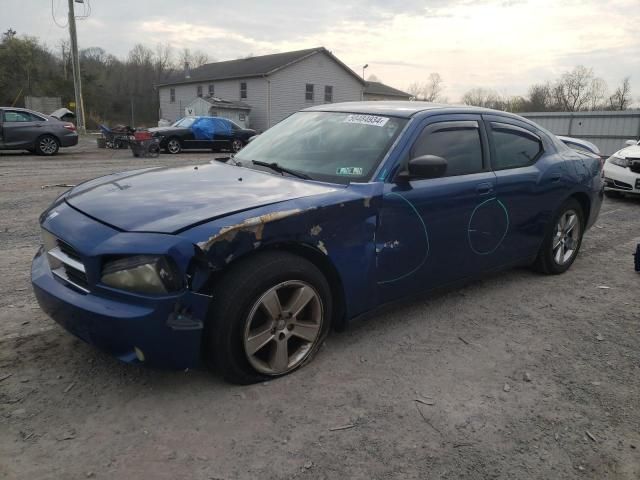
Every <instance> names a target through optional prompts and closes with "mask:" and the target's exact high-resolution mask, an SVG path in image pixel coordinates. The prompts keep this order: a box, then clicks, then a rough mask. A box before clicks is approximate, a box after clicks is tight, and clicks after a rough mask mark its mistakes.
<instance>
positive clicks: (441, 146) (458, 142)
mask: <svg viewBox="0 0 640 480" xmlns="http://www.w3.org/2000/svg"><path fill="white" fill-rule="evenodd" d="M422 155H435V156H437V157H442V158H444V159H445V160H446V161H447V170H446V172H445V176H446V177H452V176H456V175H466V174H469V173H477V172H481V171H482V170H483V163H482V142H481V140H480V129H479V128H478V122H476V121H460V122H439V123H435V124H432V125H428V126H426V127H425V129H424V130H423V131H422V134H421V135H420V137H419V138H418V140H417V141H416V143H415V145H414V146H413V150H412V152H411V158H415V157H419V156H422Z"/></svg>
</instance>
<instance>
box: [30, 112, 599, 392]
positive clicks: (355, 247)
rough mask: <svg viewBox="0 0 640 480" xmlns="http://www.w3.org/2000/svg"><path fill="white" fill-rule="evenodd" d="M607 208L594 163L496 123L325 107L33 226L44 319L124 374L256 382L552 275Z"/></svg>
mask: <svg viewBox="0 0 640 480" xmlns="http://www.w3.org/2000/svg"><path fill="white" fill-rule="evenodd" d="M602 194H603V183H602V176H601V165H600V162H599V160H598V159H596V158H593V157H592V156H586V155H583V154H581V153H579V152H576V151H573V150H570V149H569V148H567V147H566V146H565V145H564V144H563V143H562V142H561V141H559V140H558V139H557V138H556V137H555V136H553V135H552V134H550V133H549V132H547V131H545V130H544V129H542V128H540V127H539V126H537V125H536V124H534V123H532V122H530V121H528V120H525V119H524V118H521V117H518V116H516V115H512V114H509V113H505V112H498V111H493V110H487V109H481V108H473V107H453V106H447V105H435V104H429V103H421V102H363V103H356V102H354V103H343V104H332V105H322V106H316V107H313V108H309V109H306V110H304V111H301V112H298V113H296V114H294V115H292V116H290V117H288V118H287V119H285V120H284V121H282V122H281V123H279V124H277V125H276V126H274V127H273V128H271V129H269V130H267V131H266V132H265V133H263V134H262V135H261V136H259V137H257V138H256V139H255V140H254V141H253V142H251V143H250V144H249V145H247V146H246V147H245V148H244V149H243V150H242V151H241V152H239V153H238V154H237V155H235V157H233V158H230V159H228V160H227V161H226V163H221V162H212V163H211V164H208V165H205V166H197V167H180V168H163V167H158V168H148V169H144V170H136V171H129V172H123V173H116V174H112V175H107V176H105V177H101V178H98V179H95V180H91V181H88V182H86V183H83V184H81V185H78V186H76V187H75V188H73V189H71V190H69V191H68V192H66V193H64V194H63V195H61V196H60V197H59V198H58V199H57V200H56V201H55V202H54V203H53V204H52V205H51V207H49V209H47V210H46V211H45V212H44V213H43V214H42V216H41V218H40V223H41V228H42V247H41V248H40V250H39V251H38V253H37V254H36V256H35V258H34V260H33V265H32V272H31V275H32V282H33V287H34V290H35V294H36V296H37V298H38V301H39V303H40V305H41V307H42V309H43V310H44V311H45V312H47V313H48V314H49V315H50V316H51V317H52V318H53V319H54V320H55V321H57V322H58V323H60V324H61V325H62V326H63V327H64V328H66V329H67V330H69V331H70V332H72V333H73V334H75V335H76V336H78V337H80V338H81V339H83V340H85V341H87V342H89V343H91V344H93V345H95V346H97V347H99V348H101V349H104V350H106V351H108V352H111V353H112V354H113V355H115V356H117V357H118V358H120V359H121V360H124V361H126V362H144V363H147V364H152V365H160V366H171V367H179V368H185V367H192V366H195V365H198V364H200V363H201V362H203V361H204V363H208V364H211V365H215V366H216V367H217V368H218V369H219V370H220V372H222V374H223V375H224V376H225V378H226V379H228V380H229V381H231V382H236V383H251V382H255V381H259V380H263V379H265V378H272V377H277V376H281V375H284V374H287V373H289V372H291V371H293V370H295V369H296V368H298V367H300V366H301V365H303V364H305V363H306V362H307V361H308V360H309V359H310V358H312V356H313V354H314V353H315V352H316V351H317V350H318V349H319V347H320V345H321V343H322V342H323V340H324V338H325V337H326V335H327V333H328V331H329V330H330V328H331V327H333V328H334V329H343V328H345V326H346V324H347V323H348V322H349V320H351V319H354V318H355V317H359V316H362V315H364V314H366V313H370V312H374V311H375V310H376V309H377V308H378V307H380V306H382V305H385V304H387V303H389V302H393V301H396V300H399V299H402V298H407V297H411V296H414V295H416V294H420V293H422V292H425V291H429V290H432V289H434V288H437V287H442V286H450V285H455V284H457V283H460V282H464V281H467V280H468V279H470V278H474V277H477V276H479V275H482V274H483V273H485V272H487V271H495V270H498V269H505V268H509V267H513V266H519V265H520V266H521V265H530V266H532V267H534V268H535V269H537V270H538V271H540V272H543V273H547V274H560V273H563V272H565V271H566V270H567V269H568V268H569V267H570V266H571V264H572V263H573V261H574V260H575V258H576V255H577V254H578V251H579V249H580V244H581V241H582V237H583V234H584V233H585V232H586V230H587V229H588V228H589V227H590V226H591V225H593V223H594V222H595V220H596V218H597V216H598V212H599V210H600V205H601V201H602Z"/></svg>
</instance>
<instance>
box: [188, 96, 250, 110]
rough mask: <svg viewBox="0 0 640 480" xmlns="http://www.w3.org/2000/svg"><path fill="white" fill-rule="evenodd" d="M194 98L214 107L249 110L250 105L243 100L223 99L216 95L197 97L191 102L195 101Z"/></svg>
mask: <svg viewBox="0 0 640 480" xmlns="http://www.w3.org/2000/svg"><path fill="white" fill-rule="evenodd" d="M196 100H203V101H205V102H207V103H208V104H209V105H211V106H212V107H216V108H222V109H224V108H227V109H232V110H251V105H247V104H246V103H244V102H236V101H233V100H224V99H222V98H218V97H197V98H196V99H195V100H194V101H193V102H195V101H196ZM193 102H191V103H193Z"/></svg>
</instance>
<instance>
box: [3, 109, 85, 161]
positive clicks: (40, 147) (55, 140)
mask: <svg viewBox="0 0 640 480" xmlns="http://www.w3.org/2000/svg"><path fill="white" fill-rule="evenodd" d="M77 144H78V133H77V132H76V127H75V125H74V124H73V123H71V122H68V121H63V120H60V119H59V118H56V117H52V116H51V115H45V114H43V113H40V112H34V111H31V110H27V109H25V108H13V107H2V108H0V150H28V151H30V152H35V153H38V154H39V155H55V154H56V153H58V150H59V149H60V147H72V146H73V145H77Z"/></svg>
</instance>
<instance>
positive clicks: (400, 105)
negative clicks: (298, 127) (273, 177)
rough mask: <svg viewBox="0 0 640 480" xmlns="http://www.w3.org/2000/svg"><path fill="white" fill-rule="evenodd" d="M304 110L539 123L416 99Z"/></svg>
mask: <svg viewBox="0 0 640 480" xmlns="http://www.w3.org/2000/svg"><path fill="white" fill-rule="evenodd" d="M303 111H304V112H342V113H360V114H365V115H387V116H390V117H402V118H411V117H413V116H415V115H417V114H419V113H422V112H433V113H437V114H444V113H471V114H477V115H481V114H485V115H489V114H491V115H500V116H505V117H510V118H512V119H514V120H519V121H521V122H525V123H527V124H530V125H535V126H536V127H537V128H540V127H539V126H538V125H536V124H534V123H533V122H531V121H529V120H527V119H526V118H523V117H520V116H518V115H514V114H513V113H509V112H503V111H501V110H492V109H489V108H482V107H473V106H470V105H447V104H443V103H430V102H414V101H406V100H404V101H402V100H398V101H372V102H343V103H328V104H324V105H316V106H314V107H309V108H306V109H304V110H303Z"/></svg>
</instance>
